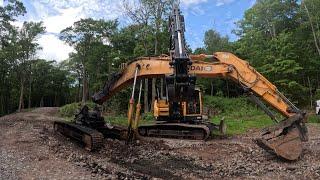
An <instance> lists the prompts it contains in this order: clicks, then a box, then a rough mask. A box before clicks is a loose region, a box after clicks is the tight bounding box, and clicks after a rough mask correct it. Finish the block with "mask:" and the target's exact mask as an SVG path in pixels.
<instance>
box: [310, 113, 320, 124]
mask: <svg viewBox="0 0 320 180" xmlns="http://www.w3.org/2000/svg"><path fill="white" fill-rule="evenodd" d="M308 123H320V116H317V115H309V117H308Z"/></svg>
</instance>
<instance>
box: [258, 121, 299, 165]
mask: <svg viewBox="0 0 320 180" xmlns="http://www.w3.org/2000/svg"><path fill="white" fill-rule="evenodd" d="M268 135H269V136H270V135H271V134H268ZM257 144H258V145H259V146H260V147H262V148H264V149H266V150H271V151H272V152H274V153H275V154H277V155H278V156H280V157H282V158H284V159H286V160H291V161H292V160H296V159H298V158H299V156H300V155H301V153H302V141H301V137H300V131H299V129H298V128H296V127H295V128H290V130H288V132H286V133H281V134H280V135H278V136H276V137H274V138H270V139H258V140H257Z"/></svg>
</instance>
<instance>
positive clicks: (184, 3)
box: [0, 0, 255, 61]
mask: <svg viewBox="0 0 320 180" xmlns="http://www.w3.org/2000/svg"><path fill="white" fill-rule="evenodd" d="M129 1H131V2H132V3H134V1H135V0H129ZM22 2H23V3H24V5H25V6H26V8H27V11H28V13H27V15H26V16H25V17H22V18H20V20H19V22H17V23H15V24H16V25H17V26H20V25H21V24H22V22H23V21H43V22H44V25H45V26H46V30H47V33H46V34H44V35H42V36H41V37H40V38H39V40H38V42H39V44H40V45H41V46H42V50H40V51H39V52H38V56H39V57H40V58H46V59H54V60H58V61H61V60H64V59H66V58H67V57H68V53H70V52H72V51H73V48H72V47H69V46H68V45H66V44H64V43H63V42H62V41H60V40H59V39H58V36H57V35H58V33H59V32H60V31H61V30H62V29H64V28H66V27H68V26H71V25H72V24H73V22H75V21H77V20H79V19H81V18H88V17H93V18H96V19H98V18H104V19H115V18H118V19H119V20H120V23H121V24H122V25H126V24H129V23H130V21H129V20H128V19H127V18H126V17H125V16H124V15H123V10H122V9H123V5H122V3H121V2H122V0H22ZM180 2H181V8H182V12H183V14H184V15H185V20H186V30H187V32H186V38H187V41H188V44H190V46H191V48H193V49H195V48H197V47H202V46H203V36H204V33H205V31H206V30H208V29H216V30H217V31H218V32H220V33H221V34H222V35H228V36H229V38H230V39H231V40H236V39H237V37H236V36H235V35H234V34H232V33H231V31H232V30H233V29H235V28H236V26H235V22H236V21H238V20H240V19H241V18H242V17H243V14H244V12H245V10H247V9H249V8H250V7H252V5H253V4H254V3H255V0H180ZM2 4H3V0H0V6H1V5H2Z"/></svg>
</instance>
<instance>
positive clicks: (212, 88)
mask: <svg viewBox="0 0 320 180" xmlns="http://www.w3.org/2000/svg"><path fill="white" fill-rule="evenodd" d="M213 90H214V86H213V80H211V91H210V95H211V96H213Z"/></svg>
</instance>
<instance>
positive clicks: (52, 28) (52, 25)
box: [43, 7, 85, 33]
mask: <svg viewBox="0 0 320 180" xmlns="http://www.w3.org/2000/svg"><path fill="white" fill-rule="evenodd" d="M81 12H82V8H81V7H78V8H68V9H60V10H59V14H58V15H55V16H49V17H47V18H46V19H44V20H43V23H44V26H45V27H46V30H47V32H50V33H60V31H61V30H63V29H65V28H67V27H69V26H72V24H73V23H74V22H75V21H78V20H80V19H81V18H85V16H84V15H83V14H81Z"/></svg>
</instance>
